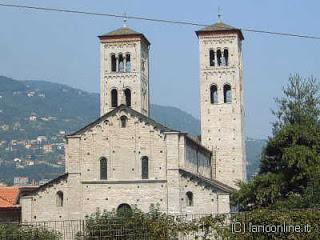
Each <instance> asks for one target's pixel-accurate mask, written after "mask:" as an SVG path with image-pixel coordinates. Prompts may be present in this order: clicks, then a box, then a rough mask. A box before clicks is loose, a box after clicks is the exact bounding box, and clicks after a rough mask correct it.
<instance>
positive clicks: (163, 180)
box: [21, 105, 232, 222]
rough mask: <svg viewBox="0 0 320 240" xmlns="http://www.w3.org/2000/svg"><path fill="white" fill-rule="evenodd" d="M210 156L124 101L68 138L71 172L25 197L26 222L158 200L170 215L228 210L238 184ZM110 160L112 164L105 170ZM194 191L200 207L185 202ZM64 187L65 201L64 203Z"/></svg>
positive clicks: (74, 216)
mask: <svg viewBox="0 0 320 240" xmlns="http://www.w3.org/2000/svg"><path fill="white" fill-rule="evenodd" d="M124 116H125V117H126V118H127V123H126V125H125V127H124V126H123V125H122V124H121V117H124ZM190 149H191V150H190ZM188 152H189V153H188ZM190 152H191V153H190ZM211 154H212V153H211V152H210V151H209V150H208V149H206V148H205V147H203V146H201V145H200V144H199V143H197V142H195V141H194V140H193V139H191V138H190V137H189V136H188V135H186V134H185V133H181V132H177V131H174V130H171V129H168V128H166V127H164V126H162V125H160V124H158V123H156V122H154V121H153V120H151V119H149V118H147V117H145V116H144V115H142V114H140V113H138V112H136V111H135V110H133V109H131V108H129V107H127V106H125V105H121V106H119V107H117V108H116V109H114V110H112V111H111V112H109V113H108V114H106V115H104V116H103V117H101V118H99V119H98V120H97V121H96V122H94V123H92V124H90V125H88V126H87V127H85V128H84V129H81V130H79V131H78V132H76V133H74V134H72V135H69V136H67V144H66V171H67V172H68V174H65V175H63V176H61V177H60V178H58V179H55V180H53V181H52V182H49V183H47V184H46V185H45V186H42V187H40V188H39V189H38V190H37V191H35V192H34V193H33V194H32V195H31V196H26V197H23V198H22V200H21V204H22V209H23V210H22V220H23V221H28V222H29V221H48V220H67V219H79V218H84V217H85V216H86V215H89V214H91V213H94V212H96V211H97V210H107V211H112V210H117V208H118V207H119V206H120V205H121V204H128V205H130V206H132V207H137V208H139V209H141V210H143V211H148V210H149V208H150V206H151V205H152V204H156V205H158V206H159V208H160V210H161V211H163V212H166V213H170V214H181V213H187V212H188V213H193V214H200V213H201V214H204V213H216V212H228V211H229V200H228V196H229V193H230V192H231V191H232V189H231V188H230V187H228V186H226V185H224V184H221V183H218V182H215V181H214V180H213V179H212V178H211V176H212V172H211V169H212V168H211ZM144 157H147V158H148V170H147V172H148V173H147V177H146V178H144V177H143V176H142V174H143V173H142V172H143V166H142V159H143V158H144ZM103 158H104V159H106V160H107V167H106V168H102V167H101V159H103ZM102 170H105V171H106V175H104V176H106V177H105V178H104V179H101V176H102V175H103V173H102V172H101V171H102ZM201 173H203V174H201ZM199 176H202V177H201V178H200V177H199ZM188 191H190V192H192V193H193V201H194V204H193V205H192V206H189V207H186V206H185V201H186V193H187V192H188ZM60 192H61V193H63V206H61V205H59V204H58V203H59V201H58V200H59V197H60V196H59V194H58V193H60ZM220 196H227V199H222V198H220ZM57 199H58V200H57ZM57 201H58V202H57ZM190 211H191V212H190Z"/></svg>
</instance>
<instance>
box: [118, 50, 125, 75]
mask: <svg viewBox="0 0 320 240" xmlns="http://www.w3.org/2000/svg"><path fill="white" fill-rule="evenodd" d="M119 72H124V58H123V55H122V54H121V53H120V54H119Z"/></svg>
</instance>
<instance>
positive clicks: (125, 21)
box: [123, 13, 128, 28]
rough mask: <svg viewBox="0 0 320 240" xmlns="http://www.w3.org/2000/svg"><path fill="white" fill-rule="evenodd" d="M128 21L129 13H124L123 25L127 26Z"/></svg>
mask: <svg viewBox="0 0 320 240" xmlns="http://www.w3.org/2000/svg"><path fill="white" fill-rule="evenodd" d="M127 22H128V18H127V13H124V15H123V27H125V28H126V27H127Z"/></svg>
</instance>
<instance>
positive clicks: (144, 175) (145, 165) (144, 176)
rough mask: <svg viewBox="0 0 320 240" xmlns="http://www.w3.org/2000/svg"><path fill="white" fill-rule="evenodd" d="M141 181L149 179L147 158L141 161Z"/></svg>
mask: <svg viewBox="0 0 320 240" xmlns="http://www.w3.org/2000/svg"><path fill="white" fill-rule="evenodd" d="M141 168H142V169H141V170H142V179H148V178H149V159H148V157H146V156H145V157H142V159H141Z"/></svg>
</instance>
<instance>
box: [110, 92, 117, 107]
mask: <svg viewBox="0 0 320 240" xmlns="http://www.w3.org/2000/svg"><path fill="white" fill-rule="evenodd" d="M117 106H118V91H117V89H112V90H111V107H117Z"/></svg>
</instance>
